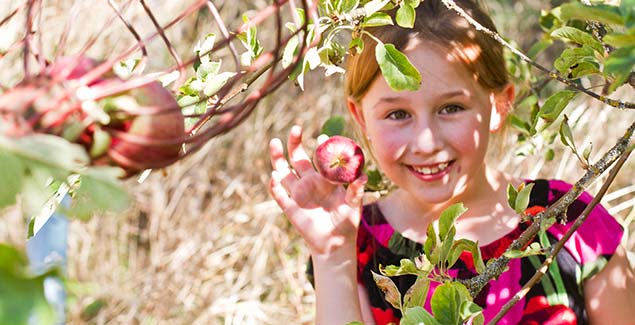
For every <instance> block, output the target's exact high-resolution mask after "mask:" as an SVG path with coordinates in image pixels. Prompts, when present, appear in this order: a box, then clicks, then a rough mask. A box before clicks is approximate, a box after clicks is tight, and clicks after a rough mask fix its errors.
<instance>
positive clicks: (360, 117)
mask: <svg viewBox="0 0 635 325" xmlns="http://www.w3.org/2000/svg"><path fill="white" fill-rule="evenodd" d="M346 106H347V107H348V111H349V113H351V116H353V118H354V119H355V122H357V124H358V125H359V128H360V130H362V132H363V133H364V134H366V120H364V112H362V107H361V105H360V104H358V103H357V102H355V101H354V100H353V99H351V98H347V99H346Z"/></svg>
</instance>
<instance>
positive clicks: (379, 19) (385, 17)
mask: <svg viewBox="0 0 635 325" xmlns="http://www.w3.org/2000/svg"><path fill="white" fill-rule="evenodd" d="M393 24H394V23H393V21H392V18H391V17H390V15H389V14H387V13H385V12H376V13H374V14H372V15H370V16H366V17H364V21H363V22H362V26H363V27H378V26H386V25H393Z"/></svg>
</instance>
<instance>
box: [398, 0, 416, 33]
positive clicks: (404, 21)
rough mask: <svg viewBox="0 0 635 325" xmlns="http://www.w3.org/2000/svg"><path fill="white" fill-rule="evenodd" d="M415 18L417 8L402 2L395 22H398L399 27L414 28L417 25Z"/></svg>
mask: <svg viewBox="0 0 635 325" xmlns="http://www.w3.org/2000/svg"><path fill="white" fill-rule="evenodd" d="M415 16H416V13H415V8H413V7H412V6H410V5H409V4H407V3H405V2H402V3H401V6H399V9H397V14H396V16H395V20H396V21H397V25H399V26H401V27H405V28H412V27H414V25H415Z"/></svg>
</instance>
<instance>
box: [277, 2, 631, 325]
mask: <svg viewBox="0 0 635 325" xmlns="http://www.w3.org/2000/svg"><path fill="white" fill-rule="evenodd" d="M456 3H457V4H458V5H459V6H461V7H462V8H463V9H464V10H465V11H466V12H467V13H468V14H470V15H471V16H472V17H473V18H475V19H476V20H477V21H478V22H480V23H481V24H482V25H484V26H485V27H487V28H489V29H490V30H495V27H494V26H493V23H492V21H491V19H490V18H489V17H488V16H487V15H486V14H485V13H484V12H483V11H482V10H481V9H479V7H478V5H476V4H475V3H473V2H472V1H469V0H464V1H456ZM371 33H372V34H373V35H375V36H377V37H378V38H379V39H381V40H382V41H383V42H384V43H392V44H394V45H395V46H396V47H397V48H398V49H400V50H401V51H402V52H404V53H405V54H406V55H407V56H408V58H409V59H410V61H411V62H412V63H413V64H414V65H415V66H416V67H417V69H418V70H419V72H420V73H421V76H422V85H421V88H420V89H419V90H417V91H414V92H410V91H403V92H396V91H393V90H392V89H391V88H390V87H389V86H388V85H387V83H386V82H385V80H384V78H383V77H382V76H381V72H380V71H379V69H378V66H377V64H376V62H375V57H374V46H375V43H374V41H373V40H371V39H366V41H365V44H366V48H365V49H364V51H363V53H361V54H360V55H357V56H353V57H351V58H350V60H349V62H348V68H347V75H346V76H347V79H346V95H347V97H348V108H349V111H350V113H351V115H352V117H353V119H354V121H355V122H356V123H357V124H358V126H359V128H360V129H361V131H362V133H363V135H364V136H365V137H366V142H367V143H368V145H369V150H370V152H371V153H372V155H373V158H374V159H375V161H376V163H377V165H378V167H379V168H380V169H381V170H382V171H383V173H384V174H385V175H386V177H388V178H389V179H390V180H391V181H392V182H393V183H394V184H395V185H396V186H397V189H396V190H394V191H392V192H391V193H390V194H388V195H386V196H385V197H383V198H381V199H380V200H378V201H377V202H374V203H371V204H367V205H364V206H362V195H363V188H364V184H365V182H366V178H365V177H364V176H362V177H361V178H359V179H358V180H356V181H355V182H353V183H352V184H350V186H348V187H347V188H346V189H345V188H344V187H342V186H338V185H333V184H331V183H329V182H328V181H327V180H325V179H324V178H322V177H321V176H320V175H319V174H318V173H317V172H316V171H315V170H314V168H313V166H312V164H311V161H310V159H309V156H308V154H307V153H306V151H305V150H304V149H303V147H302V142H301V138H302V134H301V129H300V127H298V126H296V127H293V128H292V129H291V132H290V135H289V140H288V144H287V150H288V162H287V160H286V159H285V158H284V153H283V151H284V149H283V145H282V142H281V141H280V140H279V139H273V140H272V141H271V143H270V152H271V162H272V164H273V168H274V170H273V172H272V176H271V184H270V190H271V193H272V195H273V197H274V198H275V200H276V201H277V202H278V204H279V205H280V207H281V208H282V209H283V211H284V213H285V214H286V215H287V217H288V218H289V220H290V221H291V223H292V224H293V225H294V226H295V228H296V229H297V230H298V231H299V232H300V233H301V235H302V236H303V238H304V239H305V241H306V243H307V245H308V246H309V249H310V252H311V256H312V265H313V276H314V281H315V290H316V299H317V307H316V308H317V311H316V316H317V321H316V323H317V324H344V323H347V322H351V321H363V322H364V323H365V324H386V323H390V322H395V323H398V322H399V318H400V316H401V314H400V313H399V311H398V310H396V309H393V308H392V307H391V306H390V304H389V303H387V302H386V301H385V300H384V297H383V294H382V293H381V291H380V290H379V289H378V288H377V286H376V285H375V283H374V281H373V279H372V276H371V270H372V271H374V272H377V273H379V271H378V268H379V265H384V266H385V265H391V264H395V265H398V264H399V260H400V259H401V258H405V257H411V258H412V257H415V256H418V255H419V254H420V253H421V252H422V248H421V247H422V246H421V243H423V242H424V241H425V233H426V229H427V227H428V225H429V224H430V223H434V222H436V221H437V218H438V216H439V215H440V213H441V211H443V210H444V209H445V208H447V207H448V206H450V205H452V204H454V203H458V202H463V203H464V205H465V206H466V207H467V208H468V211H467V212H466V213H465V214H464V215H462V216H461V217H460V218H459V219H458V222H457V225H456V228H457V238H468V239H471V240H473V241H478V243H479V245H480V247H481V251H482V255H483V258H484V259H486V260H487V259H490V258H495V257H498V256H500V255H501V254H502V252H503V251H504V250H505V248H506V247H507V246H508V245H509V243H510V242H511V241H512V240H513V239H515V238H517V237H518V236H519V234H520V233H521V232H522V231H523V230H524V229H525V227H526V226H527V224H526V223H523V222H521V220H520V218H519V216H518V214H516V213H515V212H514V211H513V210H512V209H511V208H510V207H509V206H508V204H507V198H506V187H507V184H509V183H511V184H513V185H514V186H518V185H519V184H520V183H522V182H533V183H534V184H535V186H534V189H533V191H532V195H531V202H530V207H529V209H528V211H527V212H528V213H532V214H535V213H537V212H539V211H540V210H541V209H544V208H545V207H546V206H549V205H550V204H551V203H553V202H555V201H556V200H557V199H558V198H559V197H560V196H562V195H563V194H564V193H565V192H566V191H567V190H568V189H569V188H570V185H568V184H566V183H564V182H561V181H556V180H550V181H547V180H523V179H519V178H515V177H512V176H510V175H507V174H505V173H503V172H501V171H497V170H494V169H492V168H491V167H490V166H488V164H487V163H486V161H485V156H486V151H487V147H488V140H489V137H490V133H493V132H496V131H497V130H498V129H499V128H500V127H501V126H502V125H503V123H504V120H505V117H506V114H507V113H508V111H509V110H510V109H511V107H510V105H511V103H512V102H513V100H514V87H513V86H512V85H511V84H510V83H509V80H508V76H507V73H506V70H505V64H504V61H503V56H502V52H503V51H502V47H501V46H500V45H499V44H498V43H497V42H495V41H494V40H492V39H491V38H489V37H488V36H487V35H485V34H482V33H480V32H478V31H476V30H475V29H474V28H473V27H472V26H471V25H469V24H468V23H467V21H465V19H464V18H462V17H460V16H458V15H457V14H456V13H455V12H453V11H450V10H448V9H446V7H445V6H444V5H443V4H442V3H441V2H440V1H439V0H426V1H423V2H422V3H421V5H420V6H419V7H418V8H417V18H416V21H415V26H414V28H412V29H404V28H399V27H396V26H388V27H381V28H376V29H373V30H371ZM590 199H591V197H590V196H589V195H588V194H586V193H585V194H584V195H582V196H581V197H580V198H579V199H578V200H577V201H576V202H575V203H574V204H573V205H572V206H571V207H570V208H569V210H568V215H569V218H568V220H569V223H568V224H566V225H560V224H556V225H554V226H552V227H551V228H550V229H549V230H548V232H547V239H548V240H550V241H551V242H555V241H557V240H558V238H561V237H562V235H563V234H564V233H565V232H566V230H567V229H568V228H569V227H570V226H571V224H572V222H573V221H574V220H575V218H576V217H578V215H579V214H580V213H581V212H582V210H583V209H584V207H585V206H586V204H588V202H589V201H590ZM621 235H622V229H621V227H620V226H619V224H618V223H616V221H615V220H614V219H613V218H612V217H611V216H610V215H608V213H607V211H606V210H605V209H604V208H602V207H600V206H598V207H597V208H596V209H595V210H594V211H593V213H592V214H591V215H590V216H589V218H588V220H587V221H586V222H585V223H584V225H583V226H582V227H581V228H580V229H579V230H578V231H577V232H576V234H575V235H574V236H573V237H572V238H571V239H570V240H569V241H568V243H567V245H566V247H565V248H566V249H564V250H563V251H562V252H561V254H559V255H558V258H557V262H556V263H555V264H554V265H555V266H554V267H552V269H550V271H548V272H547V274H546V275H545V278H544V280H543V281H542V282H541V283H539V284H537V285H536V286H534V287H533V289H532V290H531V291H530V292H529V293H528V294H527V295H526V296H525V298H523V299H522V300H521V301H520V302H519V303H518V304H516V305H515V307H514V308H512V309H511V311H510V312H509V313H507V315H506V316H505V317H504V319H503V320H502V321H501V322H500V324H576V323H578V324H585V323H593V324H611V325H617V324H635V308H634V307H635V285H634V283H635V280H634V276H633V271H632V269H631V268H630V266H629V264H628V261H627V259H626V257H625V252H624V250H623V249H622V248H620V247H619V243H620V238H621ZM537 237H538V236H537ZM396 239H399V240H396ZM535 240H536V241H539V240H540V238H536V239H535ZM543 240H544V238H543ZM396 244H399V245H396ZM395 246H399V247H395ZM466 256H467V255H466V254H464V255H463V256H462V257H461V258H460V259H459V262H458V263H457V264H456V265H455V266H454V267H453V269H452V270H451V272H453V273H452V274H455V275H456V277H459V278H469V277H472V276H474V275H475V274H476V273H475V271H474V267H473V265H472V263H471V262H470V259H469V258H467V257H466ZM541 260H542V258H539V257H537V256H534V257H528V258H522V259H514V260H512V261H511V262H510V264H509V269H508V270H507V271H506V272H505V273H503V274H502V275H501V276H500V277H499V278H498V279H496V280H492V281H490V283H489V284H488V285H487V286H486V287H485V288H484V289H483V290H482V291H481V293H480V294H479V295H478V296H477V297H476V298H475V302H476V303H478V304H479V305H480V306H482V307H483V308H484V315H485V319H486V321H487V320H490V319H492V318H493V317H494V315H495V314H496V313H497V312H498V310H499V309H500V308H501V307H502V306H503V305H504V303H505V302H506V301H508V300H509V299H510V298H511V297H512V296H513V295H514V293H516V292H517V291H519V289H520V288H521V287H522V285H523V284H524V283H525V282H526V281H527V280H528V279H529V278H530V277H531V276H532V275H533V274H534V273H535V271H536V267H537V266H539V265H540V263H541ZM393 279H394V280H395V282H396V283H397V285H398V287H399V289H400V290H401V291H402V294H403V293H404V292H405V290H407V289H408V287H409V286H410V285H411V284H412V283H413V281H414V279H413V277H411V276H400V277H395V278H393ZM433 291H434V288H433V287H431V289H430V292H429V294H428V297H430V296H431V295H432V292H433ZM424 307H425V308H426V309H428V310H430V306H429V303H427V304H426V306H424Z"/></svg>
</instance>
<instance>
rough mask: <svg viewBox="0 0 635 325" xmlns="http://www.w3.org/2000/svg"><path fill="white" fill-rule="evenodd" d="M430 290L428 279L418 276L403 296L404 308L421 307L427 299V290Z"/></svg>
mask: <svg viewBox="0 0 635 325" xmlns="http://www.w3.org/2000/svg"><path fill="white" fill-rule="evenodd" d="M429 288H430V278H428V277H427V276H418V277H417V279H416V280H415V283H414V284H413V285H412V286H411V287H410V288H408V291H406V293H405V294H404V297H403V301H404V304H403V305H404V308H406V309H408V308H412V307H417V306H423V304H424V303H425V302H426V298H427V297H428V289H429Z"/></svg>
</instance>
